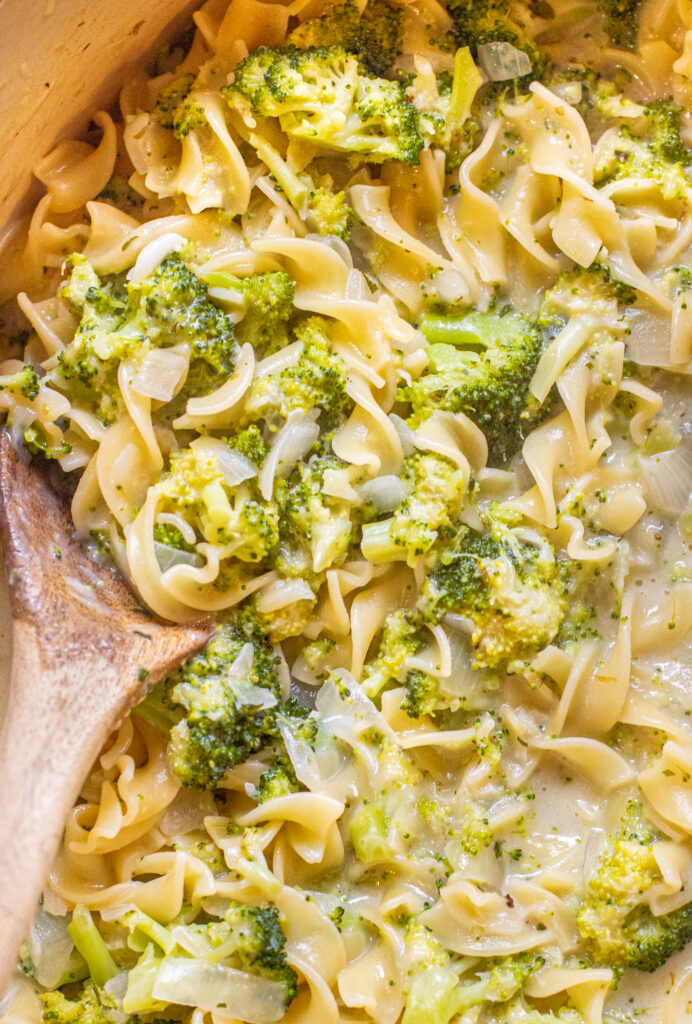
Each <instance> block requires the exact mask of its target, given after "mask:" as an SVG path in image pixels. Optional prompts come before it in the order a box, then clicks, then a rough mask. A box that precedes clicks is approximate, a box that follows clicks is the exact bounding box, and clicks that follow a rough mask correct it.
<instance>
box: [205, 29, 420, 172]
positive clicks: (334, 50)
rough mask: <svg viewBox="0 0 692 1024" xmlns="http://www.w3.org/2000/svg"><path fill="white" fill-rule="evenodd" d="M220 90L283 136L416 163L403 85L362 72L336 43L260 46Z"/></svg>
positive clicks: (415, 132) (413, 119)
mask: <svg viewBox="0 0 692 1024" xmlns="http://www.w3.org/2000/svg"><path fill="white" fill-rule="evenodd" d="M223 91H224V94H225V96H226V98H227V100H228V102H229V103H230V104H231V106H234V107H236V108H237V109H238V110H239V111H240V113H241V114H243V113H245V114H246V116H247V115H249V117H250V118H252V119H253V122H254V116H260V117H276V118H278V119H279V125H280V127H281V129H282V131H284V132H286V134H287V135H288V136H289V137H290V138H294V139H303V140H306V141H309V142H311V143H312V144H313V145H316V146H320V147H323V148H325V149H327V150H337V151H340V152H344V153H351V154H353V155H354V157H357V158H360V159H362V160H365V161H369V162H373V163H382V161H384V160H399V161H401V162H403V163H406V164H417V163H418V160H419V157H420V151H421V149H422V147H423V138H422V136H421V134H420V131H419V128H418V113H417V111H416V109H415V107H413V106H412V104H410V103H409V102H408V99H407V98H406V94H405V92H404V90H403V88H402V87H401V86H400V85H399V84H398V83H397V82H390V81H387V80H386V79H383V78H374V77H372V76H369V75H368V74H367V73H366V72H365V71H364V69H363V68H361V67H360V65H359V63H358V60H357V59H356V57H354V56H352V55H351V54H349V53H347V51H346V50H344V49H343V48H342V47H339V46H326V47H316V48H314V47H313V48H310V49H308V50H298V49H297V48H296V47H294V46H288V47H285V48H284V49H279V50H272V49H268V48H267V47H260V48H259V49H257V50H255V51H254V52H253V53H251V54H250V55H249V56H248V57H246V58H245V59H244V60H242V61H241V62H240V64H239V65H238V66H237V68H236V69H235V79H234V82H233V84H232V85H229V86H226V87H225V88H224V90H223Z"/></svg>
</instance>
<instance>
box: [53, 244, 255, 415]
mask: <svg viewBox="0 0 692 1024" xmlns="http://www.w3.org/2000/svg"><path fill="white" fill-rule="evenodd" d="M68 263H69V271H70V276H69V279H68V281H67V283H66V284H65V286H64V287H63V288H62V290H61V292H60V294H61V296H62V297H63V298H65V299H66V300H67V301H68V303H69V304H70V305H71V307H72V309H73V310H74V311H75V313H77V314H78V315H79V317H80V321H79V326H78V327H77V330H76V332H75V336H74V338H73V340H72V341H71V342H70V343H69V344H68V345H66V346H65V348H64V349H63V350H62V352H61V353H60V355H59V357H58V360H59V365H58V368H57V370H56V371H54V374H53V375H52V379H53V380H54V383H55V384H56V386H57V387H58V388H60V390H62V391H65V392H66V393H67V394H68V395H70V396H72V397H73V398H76V399H79V400H82V401H87V402H90V403H91V405H92V407H93V410H94V412H95V414H96V415H97V416H98V417H99V419H100V420H101V421H102V422H103V423H104V424H109V423H111V422H113V420H114V419H116V418H117V416H118V415H119V413H120V412H121V411H122V397H121V395H120V391H119V388H118V385H117V375H118V368H119V366H120V363H121V362H122V361H123V360H124V359H128V358H130V357H141V356H143V355H145V354H146V353H147V352H148V351H149V350H150V349H153V348H166V347H170V346H172V345H177V344H179V343H181V342H184V343H186V344H188V345H189V346H190V373H189V374H188V379H187V380H186V383H185V391H186V393H188V394H189V392H190V388H191V387H192V386H193V384H194V386H195V387H196V388H197V390H196V391H195V392H193V393H195V394H204V393H207V392H208V391H211V390H214V389H215V388H217V387H219V386H220V384H221V383H222V382H223V381H224V380H226V379H227V377H228V376H229V375H230V374H231V373H232V371H233V366H234V365H235V360H236V358H237V355H238V343H237V341H236V339H235V333H234V327H233V322H232V321H231V320H230V318H229V317H228V316H226V314H225V313H223V312H222V311H221V310H220V309H218V308H217V307H216V306H215V305H214V303H213V302H212V301H211V300H210V299H209V296H208V289H207V285H206V284H205V283H204V282H203V281H201V280H200V279H199V278H198V277H197V276H196V275H195V274H194V273H193V272H192V271H191V270H190V269H189V268H188V267H187V265H186V264H185V262H184V261H183V260H182V259H181V258H180V257H179V256H177V255H171V256H168V257H166V259H164V260H163V261H162V262H161V263H160V264H159V266H158V267H156V268H155V270H153V271H152V272H151V274H149V275H148V276H147V277H146V278H145V279H144V280H143V281H141V282H139V283H138V284H130V283H128V284H126V285H125V286H124V287H122V282H120V281H119V280H118V279H116V280H115V281H106V280H103V281H101V280H99V278H98V276H97V275H96V273H95V272H94V270H93V268H92V267H91V265H90V264H89V262H88V261H87V260H86V259H85V258H84V257H83V256H80V255H74V256H72V257H70V260H69V261H68Z"/></svg>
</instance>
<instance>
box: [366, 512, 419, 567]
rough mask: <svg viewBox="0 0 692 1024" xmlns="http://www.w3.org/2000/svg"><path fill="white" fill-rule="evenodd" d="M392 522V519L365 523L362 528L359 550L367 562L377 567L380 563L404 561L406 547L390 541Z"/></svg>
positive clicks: (406, 553) (406, 554) (406, 555)
mask: <svg viewBox="0 0 692 1024" xmlns="http://www.w3.org/2000/svg"><path fill="white" fill-rule="evenodd" d="M393 522H394V520H393V519H384V520H383V521H382V522H381V523H366V524H365V525H364V526H363V539H362V541H361V545H360V549H361V551H362V552H363V554H364V555H365V557H366V558H367V560H368V561H369V562H374V563H375V564H376V565H379V564H380V563H382V562H405V561H406V559H407V557H408V552H407V549H406V547H405V546H404V545H403V544H397V542H396V541H395V540H393V539H392V524H393Z"/></svg>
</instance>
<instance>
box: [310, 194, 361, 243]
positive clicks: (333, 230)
mask: <svg viewBox="0 0 692 1024" xmlns="http://www.w3.org/2000/svg"><path fill="white" fill-rule="evenodd" d="M309 204H310V206H309V211H308V220H309V221H310V226H311V227H313V228H314V229H315V230H316V231H317V233H318V234H320V235H336V236H337V238H343V240H344V241H345V242H347V241H348V239H349V236H350V234H351V227H352V225H353V210H352V209H351V207H350V206H349V205H348V203H347V201H346V193H345V192H332V191H331V190H330V189H328V188H325V187H324V186H321V187H320V188H316V189H315V190H314V191H313V192H311V193H310V200H309Z"/></svg>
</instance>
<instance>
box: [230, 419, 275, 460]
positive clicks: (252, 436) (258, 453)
mask: <svg viewBox="0 0 692 1024" xmlns="http://www.w3.org/2000/svg"><path fill="white" fill-rule="evenodd" d="M226 444H227V445H228V447H229V448H232V449H233V450H234V451H236V452H239V453H240V454H241V455H244V456H245V458H246V459H249V460H250V462H254V464H255V465H256V466H257V467H258V468H260V467H261V466H262V464H263V462H264V460H265V459H266V457H267V454H268V452H269V445H268V444H267V443H266V441H265V440H264V438H263V437H262V431H261V430H260V428H259V427H258V426H257V424H256V423H251V424H250V426H249V427H246V428H245V429H244V430H239V431H238V432H237V434H233V435H232V436H231V437H227V438H226Z"/></svg>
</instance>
